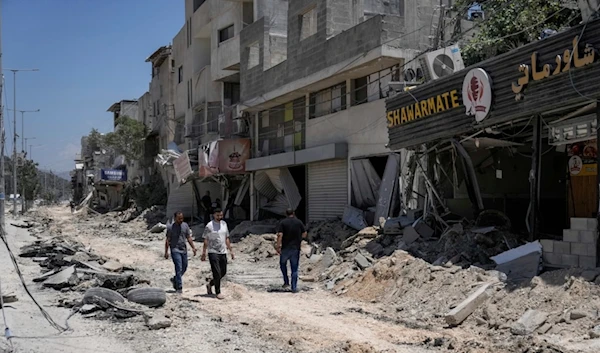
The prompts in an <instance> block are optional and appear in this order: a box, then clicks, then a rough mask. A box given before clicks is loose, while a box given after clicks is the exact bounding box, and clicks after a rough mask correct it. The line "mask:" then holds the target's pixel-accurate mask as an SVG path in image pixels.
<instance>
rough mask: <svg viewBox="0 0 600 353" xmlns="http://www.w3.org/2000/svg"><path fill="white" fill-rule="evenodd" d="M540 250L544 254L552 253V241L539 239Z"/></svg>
mask: <svg viewBox="0 0 600 353" xmlns="http://www.w3.org/2000/svg"><path fill="white" fill-rule="evenodd" d="M540 243H541V244H542V249H544V252H554V240H552V239H541V240H540Z"/></svg>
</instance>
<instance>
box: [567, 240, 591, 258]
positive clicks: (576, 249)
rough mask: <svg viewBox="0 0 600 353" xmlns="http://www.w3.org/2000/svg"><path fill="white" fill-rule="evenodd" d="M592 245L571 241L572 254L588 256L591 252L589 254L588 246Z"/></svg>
mask: <svg viewBox="0 0 600 353" xmlns="http://www.w3.org/2000/svg"><path fill="white" fill-rule="evenodd" d="M589 247H590V245H589V244H584V243H571V254H573V255H583V256H588V255H591V254H588V251H589V250H588V248H589Z"/></svg>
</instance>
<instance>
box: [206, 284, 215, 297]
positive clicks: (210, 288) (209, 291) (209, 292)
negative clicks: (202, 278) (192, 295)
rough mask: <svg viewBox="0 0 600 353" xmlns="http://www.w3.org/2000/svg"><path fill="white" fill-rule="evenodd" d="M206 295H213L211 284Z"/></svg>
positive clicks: (208, 285) (207, 287)
mask: <svg viewBox="0 0 600 353" xmlns="http://www.w3.org/2000/svg"><path fill="white" fill-rule="evenodd" d="M206 294H208V295H213V291H212V287H211V286H210V283H207V284H206Z"/></svg>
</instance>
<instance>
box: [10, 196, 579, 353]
mask: <svg viewBox="0 0 600 353" xmlns="http://www.w3.org/2000/svg"><path fill="white" fill-rule="evenodd" d="M36 217H38V218H41V217H47V218H49V219H51V221H50V222H49V229H48V230H47V231H46V232H45V233H44V234H43V237H51V236H53V235H55V234H61V235H63V236H67V237H70V238H72V239H73V240H77V241H79V242H81V243H83V244H84V245H85V246H90V247H91V248H92V249H93V251H94V252H95V253H97V254H100V255H102V256H105V257H108V258H110V259H114V260H118V261H120V262H121V263H122V264H124V265H127V266H130V267H133V268H135V270H136V274H137V275H138V276H140V277H142V278H145V279H149V280H151V282H152V285H153V286H158V287H163V288H165V289H166V290H169V291H170V282H169V280H168V279H169V277H170V276H171V275H172V272H173V265H172V262H171V261H170V260H165V259H164V258H163V254H164V243H163V241H162V236H160V235H159V236H156V237H152V236H145V234H147V233H146V230H145V229H144V228H143V227H140V226H139V225H135V224H131V223H125V224H123V223H117V221H116V220H114V219H111V218H110V217H107V216H83V215H72V214H71V213H70V212H69V210H68V209H67V208H51V209H42V210H39V211H38V213H37V215H36ZM136 227H137V228H136ZM13 232H14V229H13ZM18 233H19V234H18V235H15V236H13V241H15V247H16V246H17V245H22V244H23V243H27V242H28V241H29V240H30V239H28V238H27V236H26V235H24V234H23V233H24V231H22V230H18ZM242 246H244V244H243V243H238V244H234V245H233V248H234V251H235V252H236V255H237V257H236V260H235V261H232V262H230V264H229V270H228V275H227V282H226V284H225V287H224V289H223V292H224V294H225V295H226V299H225V300H223V301H218V300H216V299H214V298H212V297H209V296H207V295H206V289H205V288H204V284H205V283H206V282H205V281H206V278H207V277H208V276H209V273H210V269H209V264H208V263H207V262H202V261H200V258H199V256H198V257H195V258H190V263H189V269H188V272H187V273H186V275H185V277H184V287H185V288H184V293H183V294H182V295H177V294H175V293H169V294H168V300H167V304H166V305H165V306H164V307H163V308H161V309H158V312H159V313H161V314H163V315H165V316H167V317H169V318H171V320H172V322H173V324H172V326H171V327H170V328H167V329H164V330H159V331H150V330H149V329H148V328H147V327H146V326H145V325H144V322H143V319H142V318H141V317H137V318H133V319H128V320H123V321H121V320H117V321H100V320H94V319H83V318H82V317H81V316H79V315H76V316H74V317H73V319H71V325H72V326H73V327H74V328H75V330H74V332H72V333H69V334H66V336H69V337H70V336H72V337H75V336H78V335H85V337H84V338H77V339H75V338H69V339H67V338H66V337H65V338H64V339H62V338H61V339H57V340H56V341H51V342H50V343H47V342H46V341H48V340H45V341H41V344H38V345H37V346H28V344H30V343H29V341H25V342H17V343H18V344H21V345H22V347H26V348H28V349H29V350H28V351H31V352H36V351H41V350H40V349H41V348H42V347H44V348H45V349H44V351H50V352H79V351H80V350H79V349H80V348H81V347H89V344H90V342H94V346H98V347H103V348H101V349H100V350H99V352H100V351H102V352H112V351H120V352H170V351H174V350H177V351H180V352H192V351H202V352H203V351H207V352H208V351H211V352H233V351H239V352H356V353H358V352H399V353H421V352H461V353H463V352H464V353H467V352H470V353H476V352H482V353H483V352H486V353H487V352H489V350H488V349H487V348H486V346H485V345H483V344H482V343H480V342H481V341H482V339H484V338H482V337H481V336H478V335H475V334H473V332H472V331H466V330H462V329H460V328H454V329H447V328H444V327H432V326H431V325H428V323H426V322H420V321H419V319H415V317H418V316H419V315H418V310H419V308H418V307H415V308H414V309H412V310H410V312H406V313H405V314H403V313H404V312H403V313H401V314H399V313H398V312H397V308H395V307H394V306H393V305H381V304H380V303H366V302H364V301H354V300H352V299H350V298H347V297H340V296H334V295H332V294H331V293H330V292H328V291H326V290H324V289H323V288H322V287H321V284H317V283H312V282H308V283H306V282H301V283H300V289H301V291H300V293H298V294H292V293H287V292H282V291H280V290H279V288H280V286H281V278H280V272H279V268H278V262H277V259H276V257H270V258H262V259H257V258H255V257H254V256H251V255H249V254H248V253H247V252H245V251H244V250H246V249H243V248H241V247H242ZM198 247H200V244H198ZM190 256H191V254H190ZM2 261H3V262H2V264H4V262H5V261H6V260H4V256H3V260H2ZM302 261H303V262H301V266H310V264H308V263H307V261H305V260H302ZM21 262H22V265H23V266H24V267H25V268H26V269H27V276H28V279H29V280H30V279H31V278H32V277H33V276H35V275H37V274H39V267H37V265H35V264H32V263H31V262H30V261H29V260H27V259H21ZM11 285H12V286H15V287H16V283H15V280H14V279H13V280H12V283H11ZM35 295H37V296H40V297H41V298H42V299H43V300H42V301H43V302H44V303H45V304H46V305H52V304H55V303H56V302H57V300H58V298H60V297H61V296H63V294H61V293H60V292H57V291H53V290H43V291H41V290H36V291H35ZM21 297H23V296H22V295H21ZM27 311H28V312H29V313H33V309H32V308H29V307H28V309H27ZM52 313H53V315H56V316H57V317H58V318H59V319H60V320H64V318H66V316H67V315H68V311H66V310H63V309H58V308H53V309H52ZM440 314H441V313H440ZM31 315H32V316H33V314H31ZM404 316H406V317H404ZM34 322H35V324H38V325H40V324H41V323H42V321H41V318H40V317H39V315H38V317H35V316H33V318H32V319H31V321H30V322H29V324H26V323H23V324H22V327H30V326H31V325H33V324H34ZM13 331H15V329H13ZM13 334H17V333H13ZM32 342H36V341H32ZM96 343H98V344H97V345H96ZM31 344H33V343H31ZM68 345H70V346H68ZM0 347H1V346H0ZM69 349H70V350H69ZM26 351H27V350H26ZM495 351H496V352H530V350H529V349H528V348H524V349H522V350H519V349H518V347H517V348H515V347H512V348H507V349H506V350H495ZM531 352H533V351H531ZM536 352H537V351H536ZM539 352H546V350H540V351H539ZM548 352H558V351H550V350H549V351H548ZM561 352H567V350H563V351H561Z"/></svg>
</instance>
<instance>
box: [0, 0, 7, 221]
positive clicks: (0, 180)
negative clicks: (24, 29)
mask: <svg viewBox="0 0 600 353" xmlns="http://www.w3.org/2000/svg"><path fill="white" fill-rule="evenodd" d="M0 75H1V76H2V77H1V79H0V227H2V229H4V200H5V192H6V191H5V190H4V142H5V141H4V104H3V103H2V93H3V90H4V75H3V74H2V0H0Z"/></svg>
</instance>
